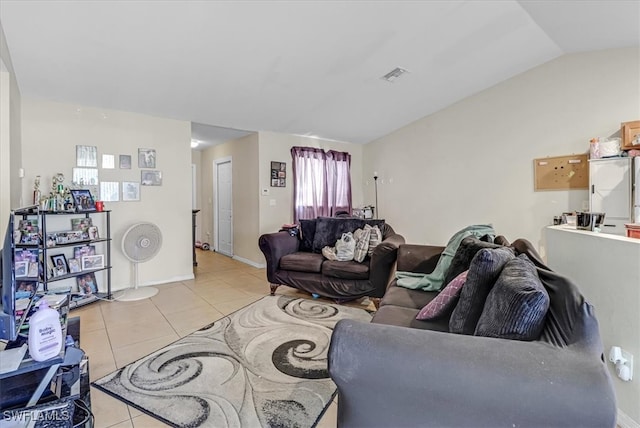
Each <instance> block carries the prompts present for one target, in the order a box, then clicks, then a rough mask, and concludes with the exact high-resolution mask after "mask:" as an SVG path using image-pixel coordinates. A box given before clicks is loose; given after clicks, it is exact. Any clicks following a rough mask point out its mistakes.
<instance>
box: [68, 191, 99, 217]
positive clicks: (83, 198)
mask: <svg viewBox="0 0 640 428" xmlns="http://www.w3.org/2000/svg"><path fill="white" fill-rule="evenodd" d="M71 197H72V198H73V202H74V203H75V205H76V211H77V212H88V211H95V210H96V203H95V201H94V199H93V196H92V195H91V192H90V191H89V190H88V189H71Z"/></svg>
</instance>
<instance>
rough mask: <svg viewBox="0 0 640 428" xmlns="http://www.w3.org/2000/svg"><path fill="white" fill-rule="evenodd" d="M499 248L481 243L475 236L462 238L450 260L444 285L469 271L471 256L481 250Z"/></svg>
mask: <svg viewBox="0 0 640 428" xmlns="http://www.w3.org/2000/svg"><path fill="white" fill-rule="evenodd" d="M500 247H501V245H498V244H493V243H491V242H485V241H481V240H480V239H478V238H477V237H475V236H468V237H466V238H464V239H463V240H462V241H461V242H460V245H459V246H458V249H457V250H456V252H455V254H454V256H453V259H451V264H450V265H449V269H448V270H447V273H446V274H445V276H444V283H445V284H448V283H450V282H451V281H452V280H453V278H455V277H456V276H458V275H460V274H461V273H462V272H464V271H465V270H469V266H471V260H473V256H475V255H476V253H477V252H478V251H480V250H481V249H483V248H500Z"/></svg>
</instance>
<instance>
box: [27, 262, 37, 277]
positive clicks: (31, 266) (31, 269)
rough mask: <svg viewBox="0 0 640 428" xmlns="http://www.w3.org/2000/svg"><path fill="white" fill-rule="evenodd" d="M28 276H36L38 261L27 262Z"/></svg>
mask: <svg viewBox="0 0 640 428" xmlns="http://www.w3.org/2000/svg"><path fill="white" fill-rule="evenodd" d="M27 277H28V278H37V277H38V262H29V270H28V271H27Z"/></svg>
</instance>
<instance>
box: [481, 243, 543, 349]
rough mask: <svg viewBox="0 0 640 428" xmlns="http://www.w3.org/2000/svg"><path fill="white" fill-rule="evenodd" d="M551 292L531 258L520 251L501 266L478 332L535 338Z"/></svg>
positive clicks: (538, 333)
mask: <svg viewBox="0 0 640 428" xmlns="http://www.w3.org/2000/svg"><path fill="white" fill-rule="evenodd" d="M548 309H549V294H548V293H547V291H546V290H545V288H544V286H543V285H542V283H541V282H540V279H539V278H538V272H537V270H536V267H535V266H534V265H533V263H532V262H531V261H530V260H529V258H528V257H527V256H526V255H524V254H521V255H519V256H518V257H516V258H515V259H513V260H510V261H509V262H508V263H507V264H506V265H505V266H504V268H503V269H502V272H501V273H500V276H499V277H498V280H497V281H496V283H495V285H494V286H493V288H492V289H491V291H490V292H489V295H488V296H487V300H486V302H485V304H484V309H483V311H482V315H480V319H479V320H478V325H477V326H476V331H475V335H476V336H489V337H501V338H504V339H518V340H536V339H538V338H539V337H540V333H541V332H542V328H543V327H544V322H545V317H546V314H547V310H548Z"/></svg>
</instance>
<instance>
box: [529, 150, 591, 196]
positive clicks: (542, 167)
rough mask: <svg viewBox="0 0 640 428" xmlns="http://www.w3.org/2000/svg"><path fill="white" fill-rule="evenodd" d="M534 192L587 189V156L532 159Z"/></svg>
mask: <svg viewBox="0 0 640 428" xmlns="http://www.w3.org/2000/svg"><path fill="white" fill-rule="evenodd" d="M533 162H534V166H533V170H534V174H535V190H536V191H539V190H575V189H588V188H589V155H588V154H586V153H585V154H582V155H571V156H556V157H549V158H540V159H534V161H533Z"/></svg>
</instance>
